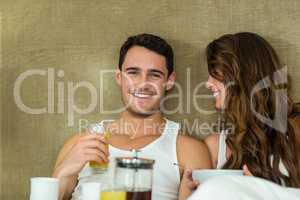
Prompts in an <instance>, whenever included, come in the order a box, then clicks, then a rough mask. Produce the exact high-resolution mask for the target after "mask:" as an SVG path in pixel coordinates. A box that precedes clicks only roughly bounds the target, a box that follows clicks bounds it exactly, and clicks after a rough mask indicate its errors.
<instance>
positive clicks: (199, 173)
mask: <svg viewBox="0 0 300 200" xmlns="http://www.w3.org/2000/svg"><path fill="white" fill-rule="evenodd" d="M228 175H233V176H242V175H243V170H230V169H200V170H193V173H192V176H193V180H197V181H198V182H199V183H203V182H204V181H206V180H208V179H210V178H212V177H216V176H228Z"/></svg>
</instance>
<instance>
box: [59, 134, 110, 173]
mask: <svg viewBox="0 0 300 200" xmlns="http://www.w3.org/2000/svg"><path fill="white" fill-rule="evenodd" d="M62 151H63V150H62ZM61 153H63V152H61ZM89 161H96V162H98V163H103V162H108V148H107V142H106V140H105V138H104V136H102V135H95V134H83V135H81V136H78V137H77V138H76V139H75V141H74V142H73V144H72V147H71V149H70V150H69V151H68V152H67V153H65V155H64V156H63V158H61V160H58V161H57V165H56V167H55V170H54V173H53V176H54V177H58V178H60V177H67V176H72V175H78V173H79V172H80V171H81V170H82V168H83V167H84V166H85V164H86V163H87V162H89Z"/></svg>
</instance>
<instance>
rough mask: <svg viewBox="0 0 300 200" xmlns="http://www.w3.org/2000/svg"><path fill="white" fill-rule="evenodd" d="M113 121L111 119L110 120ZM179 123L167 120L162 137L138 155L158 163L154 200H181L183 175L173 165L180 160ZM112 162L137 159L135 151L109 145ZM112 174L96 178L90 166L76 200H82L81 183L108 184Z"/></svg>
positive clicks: (155, 173)
mask: <svg viewBox="0 0 300 200" xmlns="http://www.w3.org/2000/svg"><path fill="white" fill-rule="evenodd" d="M110 121H111V120H110ZM179 129H180V126H179V124H178V123H176V122H173V121H170V120H168V119H166V125H165V128H164V131H163V133H162V134H161V136H160V137H159V138H157V139H156V140H154V141H153V142H151V143H150V144H148V145H146V146H145V147H143V148H141V149H139V151H140V152H139V153H138V156H139V157H141V158H148V159H152V160H155V164H154V170H153V187H152V200H177V199H178V191H179V185H180V172H179V169H178V167H177V166H175V165H174V164H173V163H178V160H177V151H176V143H177V135H178V131H179ZM109 154H110V158H109V159H110V160H113V158H114V157H124V156H130V157H133V156H135V152H134V151H129V150H122V149H118V148H116V147H114V146H112V145H109ZM107 176H108V174H97V175H93V169H92V168H90V166H89V164H88V163H87V164H86V166H85V167H84V168H83V169H82V171H81V172H80V173H79V177H78V184H77V186H76V188H75V191H74V193H73V195H72V200H80V195H81V187H80V186H81V184H82V183H84V182H94V181H97V182H101V181H105V179H106V178H107Z"/></svg>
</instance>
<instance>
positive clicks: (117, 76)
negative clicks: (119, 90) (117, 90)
mask: <svg viewBox="0 0 300 200" xmlns="http://www.w3.org/2000/svg"><path fill="white" fill-rule="evenodd" d="M115 79H116V82H117V84H118V85H119V86H121V82H122V72H121V70H120V69H117V70H116V72H115Z"/></svg>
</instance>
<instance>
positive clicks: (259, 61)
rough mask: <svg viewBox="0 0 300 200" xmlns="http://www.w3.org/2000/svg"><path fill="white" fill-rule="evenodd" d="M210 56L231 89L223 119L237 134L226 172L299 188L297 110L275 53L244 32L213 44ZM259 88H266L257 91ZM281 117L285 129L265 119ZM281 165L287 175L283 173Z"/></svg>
mask: <svg viewBox="0 0 300 200" xmlns="http://www.w3.org/2000/svg"><path fill="white" fill-rule="evenodd" d="M206 55H207V64H208V71H209V74H210V75H211V76H212V77H214V78H215V79H217V80H219V81H221V82H223V83H224V85H225V86H226V85H230V86H228V87H227V88H226V97H225V107H224V110H223V113H224V116H223V117H224V119H225V121H226V124H227V125H228V124H229V123H230V124H232V125H233V127H234V129H229V130H228V131H229V133H228V136H227V138H226V143H227V145H228V147H229V148H230V150H231V153H232V154H231V156H230V159H229V160H228V161H227V163H226V164H225V165H224V168H230V169H241V168H242V166H243V165H244V164H247V166H248V168H249V170H250V171H251V172H252V173H253V174H254V175H255V176H257V177H261V178H265V179H268V180H270V181H273V182H275V183H278V184H283V182H284V184H285V185H287V186H290V187H300V143H299V135H300V134H299V131H300V128H299V127H300V125H299V120H298V122H297V123H298V124H297V123H294V122H295V120H294V119H296V118H298V119H299V112H300V111H299V105H297V104H295V103H293V102H292V100H291V98H290V97H289V95H288V87H289V84H288V83H287V81H286V82H284V83H282V82H281V83H280V81H278V78H279V79H281V78H283V79H284V76H285V75H284V74H282V73H279V71H278V70H280V69H283V66H282V65H281V63H280V60H279V58H278V56H277V54H276V52H275V50H274V49H273V48H272V46H271V45H270V44H269V43H268V42H267V41H266V40H265V39H263V38H262V37H261V36H259V35H257V34H254V33H248V32H243V33H237V34H228V35H224V36H221V37H220V38H218V39H216V40H214V41H212V42H211V43H210V44H209V45H208V46H207V49H206ZM276 81H277V82H276ZM278 82H279V83H278ZM258 85H259V86H260V87H261V88H263V89H260V90H258V91H255V92H253V90H254V88H255V87H256V86H258ZM278 91H286V92H278ZM254 111H255V112H256V114H255V112H254ZM278 111H279V112H281V111H286V113H285V112H282V113H279V115H278ZM257 113H259V115H260V116H262V117H263V118H259V117H258V115H257ZM285 115H286V116H285ZM278 116H279V118H280V119H279V120H277V121H275V122H276V123H277V124H276V125H280V123H281V126H280V127H281V128H278V126H277V127H276V125H275V124H273V126H272V124H270V123H268V121H267V120H263V119H266V118H268V119H271V120H273V119H274V118H275V117H278ZM274 125H275V126H274ZM282 127H286V128H283V129H282ZM280 162H282V163H283V165H284V166H285V168H286V170H287V172H288V175H287V174H285V173H283V172H282V170H280V169H279V163H280Z"/></svg>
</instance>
